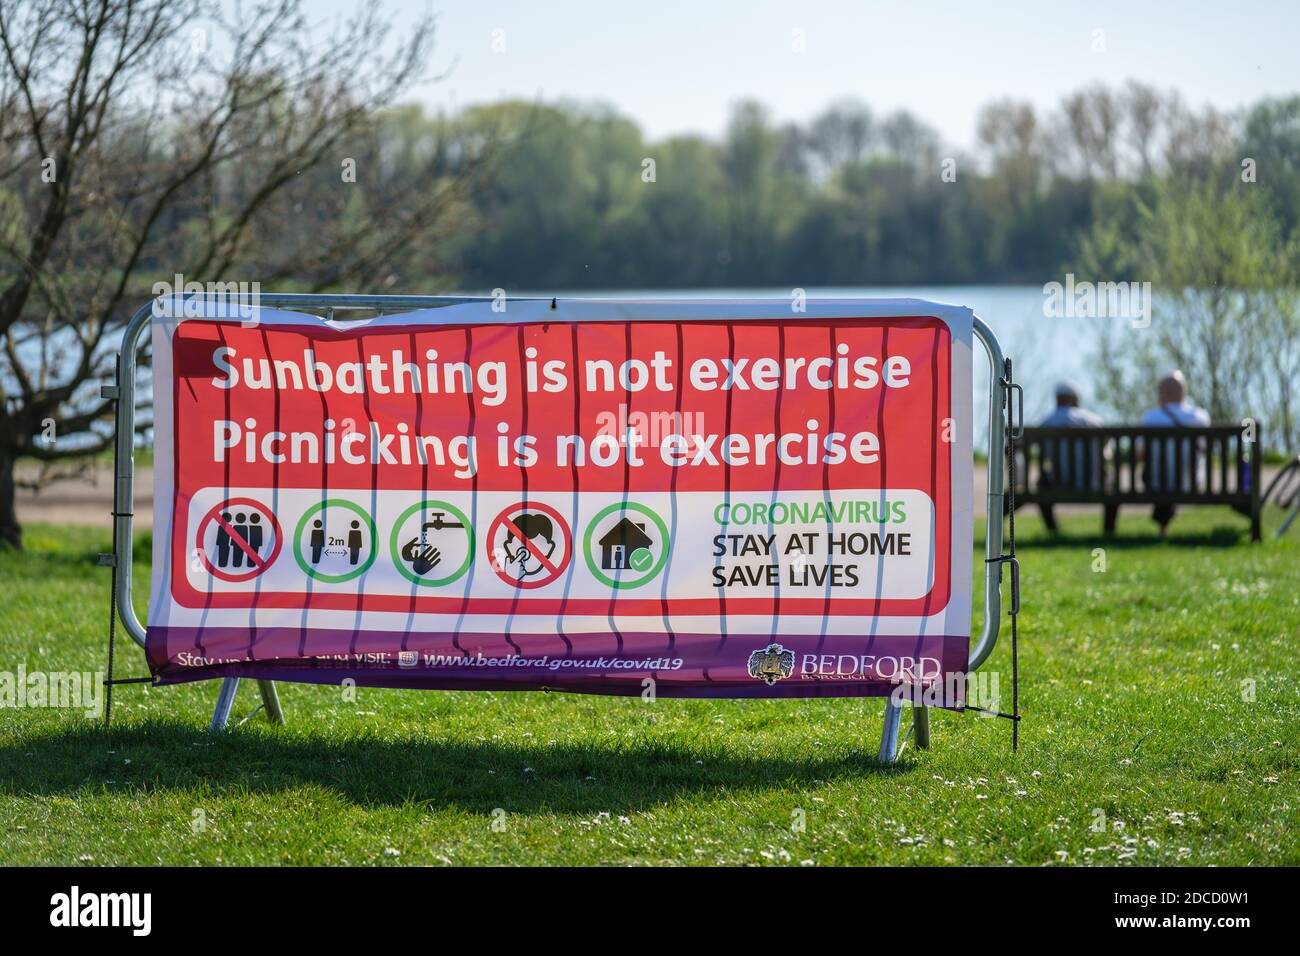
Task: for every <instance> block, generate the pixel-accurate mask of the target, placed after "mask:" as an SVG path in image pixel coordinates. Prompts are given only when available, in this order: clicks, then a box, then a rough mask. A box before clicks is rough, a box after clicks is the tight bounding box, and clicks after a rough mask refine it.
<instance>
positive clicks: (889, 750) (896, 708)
mask: <svg viewBox="0 0 1300 956" xmlns="http://www.w3.org/2000/svg"><path fill="white" fill-rule="evenodd" d="M902 719H903V705H902V704H899V703H896V702H895V701H894V699H893V697H889V698H887V699H886V700H885V726H884V728H883V729H882V730H881V732H880V762H881V763H882V764H885V765H886V766H888V765H890V764H892V763H893V762H894V761H895V760H897V759H898V725H899V723H900V722H901V721H902Z"/></svg>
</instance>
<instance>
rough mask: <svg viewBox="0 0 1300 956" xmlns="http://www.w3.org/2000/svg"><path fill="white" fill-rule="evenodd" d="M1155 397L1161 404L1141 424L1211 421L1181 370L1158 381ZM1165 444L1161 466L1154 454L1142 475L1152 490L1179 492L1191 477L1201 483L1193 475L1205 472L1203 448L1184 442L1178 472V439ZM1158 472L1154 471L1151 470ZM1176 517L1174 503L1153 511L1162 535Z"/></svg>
mask: <svg viewBox="0 0 1300 956" xmlns="http://www.w3.org/2000/svg"><path fill="white" fill-rule="evenodd" d="M1156 397H1157V400H1158V401H1159V404H1158V405H1157V406H1156V407H1155V408H1149V409H1147V410H1146V411H1145V412H1143V413H1142V419H1141V422H1140V424H1142V425H1146V426H1149V427H1169V428H1197V427H1202V426H1206V425H1209V424H1210V415H1209V413H1208V412H1207V411H1206V410H1205V409H1203V408H1198V407H1196V406H1195V405H1193V404H1192V403H1191V402H1189V401H1188V400H1187V379H1186V378H1184V377H1183V373H1182V372H1181V371H1179V370H1178V369H1174V370H1173V371H1172V372H1170V373H1169V374H1168V375H1166V376H1164V377H1163V378H1161V379H1160V381H1159V382H1158V383H1157V384H1156ZM1162 444H1163V445H1164V453H1163V459H1162V460H1161V461H1160V462H1159V465H1158V467H1156V468H1154V469H1153V468H1152V459H1154V458H1155V455H1152V456H1151V457H1150V458H1149V459H1148V460H1147V465H1146V468H1145V469H1144V471H1143V474H1144V476H1145V478H1146V485H1147V490H1149V491H1176V490H1178V488H1179V487H1181V486H1183V485H1186V484H1187V483H1188V481H1189V480H1191V481H1195V482H1198V483H1199V482H1201V481H1202V479H1201V478H1199V477H1197V478H1193V477H1192V476H1193V475H1198V476H1199V475H1203V474H1204V470H1205V462H1204V457H1205V456H1204V455H1203V454H1202V449H1201V448H1199V447H1193V443H1192V442H1185V443H1184V448H1183V456H1182V459H1183V463H1184V467H1183V469H1182V473H1181V474H1175V469H1176V468H1177V465H1176V460H1175V454H1176V448H1175V445H1176V442H1173V441H1166V442H1163V443H1162ZM1153 470H1154V472H1156V474H1153V473H1152V472H1153ZM1173 518H1174V506H1173V505H1172V504H1157V505H1156V506H1155V508H1154V509H1153V510H1152V512H1151V519H1152V520H1153V521H1155V523H1156V524H1158V525H1159V526H1160V537H1162V538H1164V537H1166V536H1167V535H1168V534H1169V522H1170V521H1172V520H1173Z"/></svg>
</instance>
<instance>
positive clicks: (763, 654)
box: [749, 642, 794, 687]
mask: <svg viewBox="0 0 1300 956" xmlns="http://www.w3.org/2000/svg"><path fill="white" fill-rule="evenodd" d="M793 670H794V651H787V650H786V649H785V648H784V647H782V646H781V645H780V644H777V643H775V642H773V643H771V644H769V645H767V647H765V648H763V649H762V650H760V651H754V653H752V654H750V655H749V676H750V677H757V678H758V679H759V680H761V681H762V682H763V683H764V684H766V685H767V686H768V687H771V686H772V685H773V684H775V683H776V682H777V681H779V680H784V679H785V678H787V677H789V676H790V673H791V671H793Z"/></svg>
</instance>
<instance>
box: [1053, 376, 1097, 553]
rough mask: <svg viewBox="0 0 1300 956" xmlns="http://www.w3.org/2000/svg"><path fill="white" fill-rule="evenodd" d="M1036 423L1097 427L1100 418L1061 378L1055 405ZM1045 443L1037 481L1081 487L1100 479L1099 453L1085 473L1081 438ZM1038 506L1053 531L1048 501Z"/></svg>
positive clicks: (1085, 465)
mask: <svg viewBox="0 0 1300 956" xmlns="http://www.w3.org/2000/svg"><path fill="white" fill-rule="evenodd" d="M1039 424H1040V425H1041V426H1042V427H1044V428H1100V427H1101V424H1102V421H1101V416H1100V415H1097V414H1096V413H1095V412H1090V411H1088V410H1087V409H1085V408H1082V407H1081V406H1080V401H1079V387H1078V386H1077V385H1075V384H1074V383H1073V382H1070V381H1063V382H1058V383H1057V386H1056V408H1054V409H1053V410H1052V412H1051V414H1049V415H1048V416H1047V417H1046V418H1044V419H1043V420H1042V421H1041V422H1039ZM1049 444H1050V446H1051V447H1049V448H1046V449H1044V452H1045V454H1044V464H1045V465H1046V466H1047V467H1045V468H1044V472H1045V473H1044V474H1042V475H1040V476H1039V484H1040V485H1046V486H1051V485H1055V486H1057V487H1063V486H1069V487H1074V488H1084V487H1087V486H1088V485H1089V484H1094V483H1097V482H1099V481H1100V468H1101V462H1100V456H1097V457H1096V458H1095V459H1094V462H1093V469H1092V470H1093V475H1091V476H1089V475H1088V474H1086V472H1087V459H1086V449H1085V448H1084V444H1083V443H1082V442H1071V443H1070V444H1068V445H1067V444H1066V443H1064V442H1062V443H1061V444H1060V445H1059V446H1058V445H1057V444H1056V443H1055V442H1051V443H1049ZM1106 509H1107V510H1106V525H1107V527H1111V526H1113V524H1114V518H1113V516H1112V514H1111V506H1110V505H1107V506H1106ZM1038 510H1039V511H1041V512H1042V515H1043V524H1045V525H1047V530H1048V531H1051V532H1055V531H1056V516H1055V515H1054V514H1053V513H1052V506H1051V504H1050V503H1048V502H1041V501H1040V502H1039V503H1038Z"/></svg>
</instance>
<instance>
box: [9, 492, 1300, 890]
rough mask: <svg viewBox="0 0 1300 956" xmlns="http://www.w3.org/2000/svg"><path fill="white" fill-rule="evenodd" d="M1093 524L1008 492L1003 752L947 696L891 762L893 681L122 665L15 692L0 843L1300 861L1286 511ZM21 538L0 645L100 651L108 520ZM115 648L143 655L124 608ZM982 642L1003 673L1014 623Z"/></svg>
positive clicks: (583, 857)
mask: <svg viewBox="0 0 1300 956" xmlns="http://www.w3.org/2000/svg"><path fill="white" fill-rule="evenodd" d="M1099 525H1100V517H1099V516H1087V517H1082V518H1067V519H1064V521H1063V526H1064V528H1065V531H1066V536H1065V537H1064V538H1063V539H1060V540H1051V539H1049V538H1047V537H1046V536H1045V535H1044V533H1043V532H1042V528H1041V525H1040V524H1039V523H1038V521H1037V520H1036V519H1035V518H1030V517H1029V516H1028V515H1027V514H1025V516H1024V517H1023V518H1022V520H1021V521H1020V522H1019V524H1018V530H1019V531H1020V533H1021V540H1020V550H1021V560H1022V567H1023V586H1024V589H1025V594H1024V613H1023V615H1022V619H1021V623H1022V627H1021V662H1022V668H1021V670H1022V682H1021V706H1022V708H1023V711H1024V713H1025V720H1024V722H1023V726H1022V736H1021V750H1020V753H1019V754H1018V755H1014V756H1013V755H1012V753H1011V746H1010V741H1011V734H1010V729H1011V728H1010V723H1009V722H1008V721H1005V720H997V719H987V718H982V717H979V716H977V715H975V714H973V713H968V714H965V715H959V714H954V713H947V712H943V713H937V714H935V715H934V719H933V733H934V746H933V748H932V749H931V750H929V751H923V752H918V751H916V750H915V749H914V748H912V747H910V746H909V747H908V748H907V749H906V751H905V752H904V755H903V758H902V760H901V762H900V764H899V765H898V766H896V767H894V768H892V769H882V768H880V767H878V766H877V765H876V764H875V761H874V753H875V750H876V747H877V745H878V742H879V736H880V711H881V704H880V702H879V701H878V700H871V701H856V700H838V701H805V702H785V703H782V702H766V701H750V702H738V701H670V700H660V701H658V702H655V703H651V704H647V703H643V702H642V701H641V700H640V699H636V698H634V699H623V698H601V697H583V696H564V695H556V694H549V695H547V694H540V693H527V694H505V693H485V692H479V693H436V692H421V691H389V690H369V689H366V688H361V689H359V690H357V691H356V692H355V698H354V699H346V698H345V695H344V693H343V692H342V691H341V690H340V689H338V688H326V687H314V686H302V685H284V686H282V688H281V696H282V700H283V702H284V705H285V709H286V713H287V716H288V719H289V725H288V726H287V727H274V726H271V725H270V724H269V722H267V721H265V720H264V719H262V717H261V715H258V717H256V718H255V719H253V720H252V721H250V722H249V723H247V724H245V725H243V726H242V727H240V728H238V729H237V730H234V731H232V732H230V733H228V734H226V735H225V736H222V737H220V738H216V739H214V738H211V737H209V736H208V735H207V733H206V727H207V721H208V718H209V716H210V714H211V710H212V705H213V702H214V699H215V696H216V691H217V684H216V682H205V683H201V684H190V685H185V686H183V687H171V688H161V689H148V688H147V687H145V686H143V685H134V686H132V685H128V686H125V687H120V688H118V690H117V693H116V695H115V701H114V706H113V728H112V730H111V731H107V732H106V731H105V730H103V729H102V726H101V725H100V724H97V723H96V722H94V721H92V720H89V719H87V718H86V717H85V716H84V715H83V714H81V713H79V712H72V711H66V710H53V709H15V708H3V709H0V864H8V865H13V864H37V863H47V864H77V863H86V864H94V865H99V864H192V863H196V864H219V863H226V864H269V863H297V864H314V863H334V864H344V863H347V864H367V863H394V864H409V863H435V864H436V863H454V864H472V863H556V864H565V863H568V864H592V863H614V864H619V863H640V864H654V863H714V864H719V863H720V864H732V863H742V864H748V863H757V864H763V863H788V864H791V865H799V864H818V865H827V864H901V863H919V864H942V863H985V864H1002V863H1015V864H1027V865H1031V866H1037V865H1042V864H1061V863H1064V864H1176V863H1186V864H1220V865H1231V864H1251V865H1258V864H1273V865H1276V864H1291V865H1295V864H1297V863H1300V838H1297V836H1296V834H1297V833H1300V788H1298V787H1297V758H1298V755H1300V697H1298V695H1297V683H1296V677H1297V666H1296V659H1297V650H1298V649H1300V636H1298V631H1300V534H1293V535H1292V540H1291V541H1289V542H1283V543H1277V542H1269V543H1266V544H1264V545H1251V544H1249V543H1248V541H1247V540H1246V538H1245V529H1246V523H1245V521H1244V520H1243V519H1241V518H1240V517H1238V516H1236V515H1234V514H1231V513H1230V512H1227V511H1220V510H1217V509H1204V510H1200V511H1197V510H1194V509H1189V510H1184V511H1183V512H1182V514H1180V516H1179V518H1178V519H1177V520H1176V521H1175V523H1174V525H1173V529H1174V532H1175V534H1174V537H1173V538H1171V540H1170V541H1168V542H1160V541H1158V540H1157V539H1155V538H1154V537H1153V536H1152V535H1151V533H1150V532H1151V529H1152V528H1153V527H1154V526H1153V525H1152V524H1151V523H1150V521H1149V520H1147V519H1146V518H1145V517H1142V516H1138V515H1134V516H1133V517H1131V518H1130V517H1128V516H1126V517H1125V518H1124V519H1122V520H1121V525H1120V537H1119V538H1117V539H1115V540H1113V541H1109V542H1106V541H1102V540H1099V539H1096V538H1094V537H1092V535H1093V533H1094V532H1095V531H1096V529H1097V528H1098V526H1099ZM27 541H28V550H27V551H26V552H25V553H22V554H14V553H12V552H6V553H0V671H10V672H14V671H16V669H17V668H18V666H19V665H20V664H22V665H24V666H25V667H26V669H27V670H28V672H31V671H35V670H41V671H70V670H73V671H94V670H100V669H102V668H103V665H104V656H105V647H106V636H105V635H106V618H107V588H108V571H107V570H105V569H102V568H96V567H94V566H93V563H92V559H93V555H94V553H95V552H96V551H99V550H107V548H108V546H109V538H108V536H107V534H104V533H98V532H87V531H84V530H72V529H65V528H58V527H49V526H44V527H39V526H38V527H32V528H29V529H28V531H27ZM1098 547H1104V548H1105V549H1106V553H1105V561H1106V570H1105V571H1104V573H1103V572H1098V571H1095V570H1094V565H1095V563H1096V558H1095V557H1094V552H1093V549H1094V548H1098ZM139 553H140V555H141V557H142V560H143V562H144V563H143V564H142V565H140V567H147V557H145V556H146V555H147V551H146V550H144V548H143V547H142V548H141V550H140V552H139ZM142 577H144V578H146V579H147V575H144V576H142ZM146 584H147V581H146V580H140V581H139V594H140V596H141V601H140V606H141V607H143V597H144V595H145V593H146V590H147V588H146ZM977 594H978V592H977ZM977 602H978V596H977ZM119 633H120V632H119ZM118 660H119V661H120V662H121V667H120V670H121V671H123V672H125V673H123V674H122V675H121V676H127V675H128V674H129V675H133V676H138V675H143V674H145V673H146V670H145V667H144V663H143V659H142V655H141V654H140V653H139V652H138V649H137V648H136V647H135V645H134V644H132V643H131V642H130V640H129V639H127V638H120V643H119V658H118ZM988 666H989V667H990V668H992V669H993V670H996V671H999V672H1001V675H1002V680H1001V687H1002V692H1003V696H1004V701H1003V702H1004V705H1008V704H1009V698H1010V642H1009V640H1004V641H1003V642H1002V643H1000V644H999V647H998V650H997V652H996V653H995V654H994V656H993V658H992V660H991V661H990V664H989V665H988ZM1247 682H1253V685H1251V684H1248V683H1247ZM1250 686H1253V695H1252V694H1250V693H1248V692H1246V691H1247V688H1248V687H1250ZM1252 696H1253V699H1247V698H1251V697H1252ZM255 701H256V692H255V689H254V687H253V685H252V684H251V683H246V684H245V686H244V689H243V690H242V691H241V694H240V699H239V704H238V706H237V715H238V714H240V713H245V712H247V711H248V710H249V709H251V708H252V707H253V706H254V703H255ZM800 820H802V821H804V824H805V825H804V826H803V827H800V826H798V825H797V824H798V822H799V821H800Z"/></svg>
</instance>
